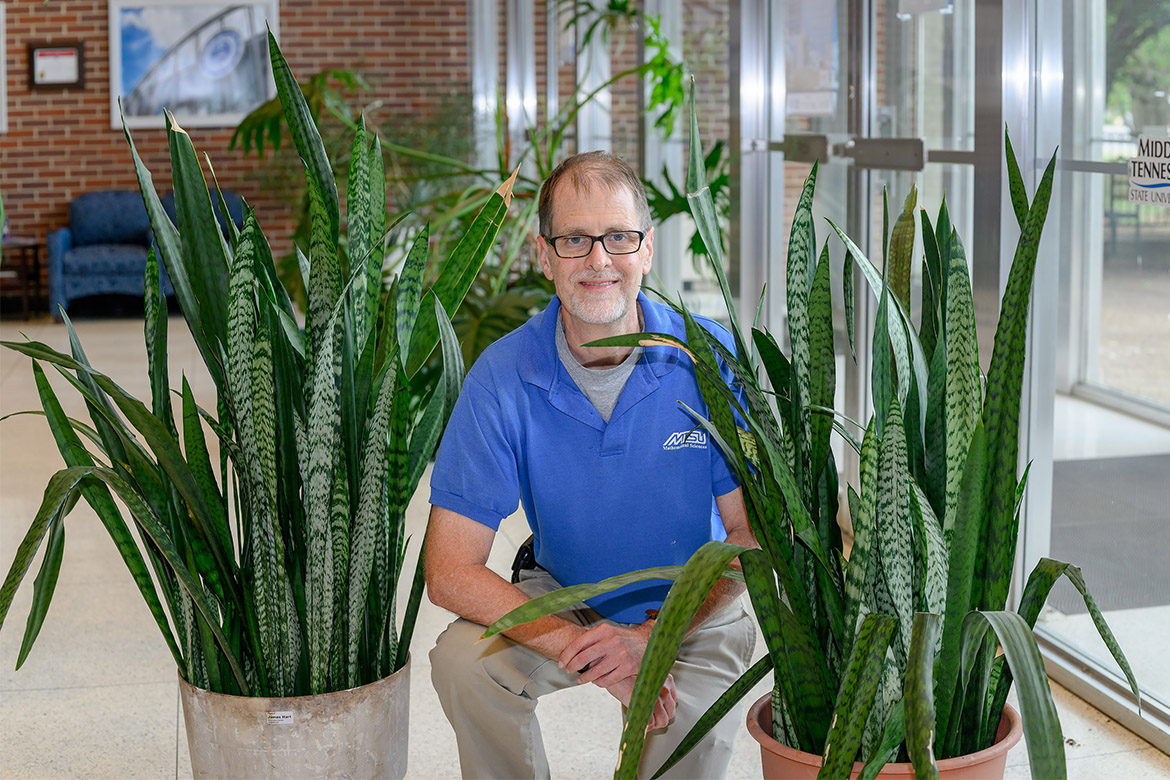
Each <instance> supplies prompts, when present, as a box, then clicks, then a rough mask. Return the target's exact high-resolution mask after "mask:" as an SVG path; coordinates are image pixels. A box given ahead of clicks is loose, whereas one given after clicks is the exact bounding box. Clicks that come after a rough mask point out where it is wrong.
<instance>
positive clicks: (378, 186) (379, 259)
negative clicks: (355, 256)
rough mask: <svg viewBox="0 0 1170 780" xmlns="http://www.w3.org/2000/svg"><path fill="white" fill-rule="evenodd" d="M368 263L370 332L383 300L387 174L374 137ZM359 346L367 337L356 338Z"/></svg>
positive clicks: (367, 281) (367, 292) (375, 326)
mask: <svg viewBox="0 0 1170 780" xmlns="http://www.w3.org/2000/svg"><path fill="white" fill-rule="evenodd" d="M369 168H370V259H369V260H368V261H367V262H366V295H367V296H368V297H367V299H366V311H367V312H368V315H369V316H368V319H367V322H368V323H369V325H370V328H371V332H372V331H373V330H376V329H377V321H378V307H379V306H380V303H381V297H382V263H383V262H384V260H385V254H386V252H385V241H386V170H385V163H384V161H383V160H382V142H381V141H380V140H379V139H378V134H377V133H374V143H373V144H372V145H371V146H370V164H369ZM358 337H359V341H358V343H359V344H364V343H365V339H366V338H368V337H369V336H368V335H363V334H361V333H359V334H358Z"/></svg>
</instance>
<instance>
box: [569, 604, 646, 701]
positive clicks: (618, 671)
mask: <svg viewBox="0 0 1170 780" xmlns="http://www.w3.org/2000/svg"><path fill="white" fill-rule="evenodd" d="M651 628H652V625H651V623H650V621H647V622H645V623H642V624H641V625H638V626H631V627H630V628H623V627H621V626H614V625H611V624H609V623H599V624H597V625H596V626H594V627H593V628H591V629H589V630H588V631H586V632H585V633H584V634H582V635H581V636H579V637H577V639H575V640H573V641H572V642H570V643H569V644H568V646H566V647H565V650H564V652H562V653H561V657H560V658H559V659H558V662H559V664H560V667H561V668H562V669H566V670H568V671H569V672H570V673H578V674H577V682H579V683H596V684H597V685H600V686H601V687H602V688H609V687H610V686H612V685H614V684H616V683H618V682H620V681H622V680H625V679H627V678H629V679H631V680H632V679H633V677H634V676H635V675H637V674H638V667H640V666H641V665H642V656H643V655H644V654H645V653H646V643H647V642H648V641H650V629H651ZM615 695H616V694H615Z"/></svg>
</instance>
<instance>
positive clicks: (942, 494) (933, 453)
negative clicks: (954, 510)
mask: <svg viewBox="0 0 1170 780" xmlns="http://www.w3.org/2000/svg"><path fill="white" fill-rule="evenodd" d="M944 288H945V282H944ZM946 343H947V340H946V333H945V332H944V333H940V334H939V336H938V341H936V342H935V345H934V354H933V355H931V358H930V376H929V378H928V379H927V392H926V395H927V397H928V398H929V399H930V400H929V401H928V402H927V408H926V426H925V428H924V429H923V470H924V471H925V479H924V480H923V486H922V487H923V490H924V491H925V492H926V495H927V496H928V497H929V498H930V505H931V506H932V507H934V511H935V514H937V515H941V516H942V517H943V520H944V522H946V521H947V520H948V518H947V516H946V513H945V510H946V489H947V484H946V483H947V418H946V411H947V404H946V383H947V348H946ZM950 519H951V520H953V517H952V518H950Z"/></svg>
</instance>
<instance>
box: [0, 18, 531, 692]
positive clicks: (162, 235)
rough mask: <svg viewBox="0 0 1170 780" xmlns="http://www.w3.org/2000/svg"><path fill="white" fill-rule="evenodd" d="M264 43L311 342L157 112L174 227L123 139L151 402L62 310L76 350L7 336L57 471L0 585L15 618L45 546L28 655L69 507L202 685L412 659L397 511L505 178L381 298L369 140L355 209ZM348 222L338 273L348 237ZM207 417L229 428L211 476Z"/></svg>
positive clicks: (288, 77) (311, 684) (418, 583)
mask: <svg viewBox="0 0 1170 780" xmlns="http://www.w3.org/2000/svg"><path fill="white" fill-rule="evenodd" d="M269 43H270V51H271V56H272V63H273V72H274V74H275V76H276V82H277V88H278V91H279V96H280V106H281V107H282V110H283V113H284V117H285V121H286V122H287V124H288V126H289V127H290V128H291V132H290V135H291V137H292V138H293V140H294V143H295V146H296V148H297V153H298V156H299V158H300V159H301V160H303V161H304V170H305V178H306V181H307V187H308V190H309V193H310V198H311V202H312V210H311V214H312V219H311V222H310V225H309V241H308V242H307V245H308V248H309V255H308V257H307V258H305V268H306V270H305V278H306V281H307V288H308V300H309V305H308V315H307V321H306V322H305V330H304V333H302V332H301V330H300V328H299V327H298V325H297V323H296V321H295V317H294V310H293V307H292V303H291V300H290V299H289V296H288V295H287V293H286V292H285V290H284V288H283V287H282V286H281V285H280V284H279V282H278V281H277V272H276V268H275V267H274V264H273V259H272V254H271V251H270V249H269V246H268V242H267V239H266V238H265V236H264V233H263V232H262V230H261V228H260V226H259V224H258V223H257V222H256V218H255V215H254V213H252V212H251V211H249V212H248V213H247V214H246V216H245V221H244V226H243V229H242V230H241V231H239V232H238V233H237V232H235V231H231V232H230V235H228V236H227V237H224V236H221V234H220V231H219V228H218V226H217V223H216V220H215V219H214V217H213V212H212V204H211V199H210V198H209V196H208V187H207V183H206V181H205V179H204V176H203V172H202V170H201V168H200V166H199V163H198V160H197V158H196V155H195V150H194V147H193V146H192V144H191V139H190V137H189V136H188V135H187V133H186V132H185V131H184V130H183V129H182V128H180V127H179V126H178V125H177V124H175V122H174V118H173V117H172V116H171V115H169V114H168V115H167V124H168V139H169V142H170V151H171V169H172V176H173V183H174V190H175V193H176V206H177V214H178V220H177V221H178V227H176V226H175V225H173V224H172V223H171V222H170V221H169V220H168V218H167V216H166V214H165V212H164V211H163V209H162V206H161V203H160V201H159V198H158V195H157V193H156V191H155V188H154V185H153V183H152V177H151V174H150V172H149V170H147V168H146V167H145V165H144V164H143V163H142V160H141V159H140V157H139V156H138V152H137V149H136V148H135V146H134V143H133V140H132V139H131V138H130V134H129V132H128V131H127V133H126V138H127V142H128V143H129V145H130V149H131V153H132V155H133V158H134V164H135V169H136V172H137V175H138V181H139V186H140V190H141V192H142V196H143V200H144V202H145V204H146V208H147V212H148V214H149V216H150V220H151V226H152V228H153V230H154V234H155V236H156V239H157V243H158V246H159V249H160V252H161V258H155V257H154V256H153V253H152V257H151V261H150V263H148V266H147V275H146V290H147V293H146V302H145V303H146V305H145V312H146V317H145V338H146V346H147V355H148V364H149V365H148V373H149V377H150V384H151V400H150V403H149V405H147V404H145V403H143V402H141V401H138V400H136V399H134V398H132V397H131V396H129V395H127V394H126V393H125V392H124V391H123V390H121V389H120V388H119V387H118V385H117V384H115V383H114V381H113V380H112V379H111V378H110V377H108V376H106V375H105V374H102V373H101V372H100V371H99V370H97V369H96V368H95V367H94V366H93V365H92V364H91V363H90V362H89V360H88V359H87V358H86V356H85V353H84V350H83V349H82V346H81V343H80V341H79V340H78V338H77V336H76V333H75V332H74V331H73V328H72V324H71V323H69V321H68V319H66V325H67V327H68V329H69V334H70V340H71V354H65V353H63V352H59V351H57V350H54V349H52V348H50V347H48V346H46V345H44V344H40V343H37V342H27V343H25V342H6V343H5V344H4V346H6V347H8V348H10V349H13V350H16V351H18V352H20V353H22V354H25V355H28V356H30V357H32V358H33V372H34V377H35V379H36V383H37V388H38V391H39V393H40V397H41V402H42V406H43V409H44V414H45V417H46V419H47V420H48V422H49V427H50V430H51V431H52V433H53V436H54V438H55V440H56V442H57V445H58V448H59V449H60V451H61V454H62V457H63V458H64V460H65V464H66V468H64V469H63V470H61V471H59V472H58V473H57V474H55V475H54V476H53V477H52V478H51V479H50V481H49V485H48V487H47V489H46V491H45V495H44V499H43V501H42V504H41V507H40V509H39V510H38V512H37V515H36V517H35V518H34V519H33V522H32V525H31V527H30V528H29V531H28V533H27V534H26V535H25V538H24V540H23V541H22V542H21V544H20V546H19V548H18V549H17V552H16V556H15V560H14V562H13V564H12V567H11V569H10V571H9V572H8V576H7V577H6V579H5V580H4V583H3V586H2V587H0V627H2V626H3V624H4V621H5V619H6V617H7V615H8V610H9V608H10V606H11V604H12V599H13V595H14V593H15V591H16V589H17V587H19V585H20V583H21V582H22V580H23V578H24V576H25V574H26V573H27V571H28V569H29V567H30V566H31V564H32V562H33V559H34V556H35V554H36V552H37V549H38V548H39V547H40V546H41V545H42V544H43V543H46V540H47V544H46V550H47V553H46V555H45V556H44V558H43V561H42V564H41V568H40V571H39V573H38V575H37V577H36V581H35V583H34V591H35V592H34V597H33V606H32V611H31V613H30V615H29V618H28V622H27V626H26V629H25V634H24V639H23V642H22V646H21V651H20V657H19V659H18V665H19V664H20V663H23V662H24V660H25V658H26V657H27V655H28V652H29V650H30V648H31V647H32V644H33V642H34V641H35V639H36V636H37V634H38V632H39V631H40V628H41V625H42V623H43V621H44V618H45V614H46V612H47V610H48V607H49V602H50V600H51V598H52V595H53V591H54V586H55V583H56V581H57V577H58V574H59V571H60V567H61V563H62V551H63V547H64V540H65V535H64V529H65V519H66V516H67V515H68V513H69V511H70V510H71V509H72V508H73V506H74V505H75V504H76V503H77V501H78V500H79V499H84V500H85V501H86V502H87V503H89V504H90V506H92V507H93V509H94V511H95V512H96V513H97V515H98V517H99V518H100V520H101V522H102V523H103V525H104V526H105V527H106V529H107V531H108V532H109V534H110V537H111V539H112V540H113V541H114V543H115V545H116V546H117V548H118V551H119V553H120V554H121V557H122V560H123V561H124V563H125V565H126V567H127V569H128V570H129V571H130V574H131V576H132V577H133V578H134V581H135V584H136V585H137V586H138V589H139V591H140V592H141V593H142V596H143V598H144V599H145V601H146V603H147V606H148V608H149V609H150V612H151V614H152V615H153V617H154V619H155V622H156V624H157V625H158V627H159V630H160V631H161V632H162V634H163V637H164V640H165V641H166V643H167V646H168V648H169V649H170V651H171V654H172V656H173V657H174V659H175V662H176V664H177V665H178V667H179V670H180V672H181V673H182V674H183V676H184V677H185V678H186V679H187V680H188V681H189V682H191V683H192V684H195V685H198V686H201V687H205V688H209V689H211V690H213V691H217V692H221V693H231V694H240V695H255V696H290V695H301V694H307V693H321V692H327V691H334V690H341V689H345V688H350V687H353V686H357V685H363V684H366V683H369V682H372V681H374V680H377V679H380V678H382V677H384V676H385V675H387V674H389V673H391V672H393V671H395V670H396V669H398V668H400V667H401V666H402V665H403V664H404V663H405V661H406V653H407V648H408V646H409V644H410V640H411V635H412V632H413V627H414V623H415V616H416V613H417V610H418V605H419V600H420V598H421V589H422V582H423V580H422V576H421V554H420V558H419V565H418V567H417V570H416V575H415V579H414V581H413V582H412V587H411V594H410V597H409V599H408V600H407V603H406V609H405V611H404V614H403V616H402V622H401V628H399V624H398V617H397V614H396V613H397V611H398V608H397V606H396V599H397V590H398V581H399V577H400V575H401V573H402V571H403V570H404V568H405V558H406V555H407V553H408V543H407V540H406V538H405V529H404V518H405V510H406V504H407V502H408V501H409V498H410V496H411V494H412V493H413V492H414V489H415V487H416V485H417V484H418V481H419V478H420V477H421V475H422V471H423V467H424V466H425V464H426V462H427V460H428V459H429V458H430V456H431V455H432V454H433V452H434V449H435V446H436V445H437V442H438V439H439V435H440V433H441V431H442V428H443V425H444V424H445V421H446V418H447V415H448V414H449V413H450V409H451V407H452V405H453V404H454V400H455V398H456V397H457V395H458V392H459V386H460V383H461V381H462V377H463V359H462V354H461V351H460V347H459V344H458V342H457V338H456V336H455V333H454V331H453V330H452V328H451V324H450V321H449V313H451V312H455V311H457V310H458V309H459V308H460V305H461V303H462V301H463V297H464V296H465V295H466V293H467V290H468V288H469V287H470V286H471V283H472V280H473V279H474V278H475V276H476V274H477V273H478V271H479V268H480V267H481V265H482V263H483V261H484V258H485V257H486V256H487V255H488V254H489V252H490V251H491V248H492V245H493V242H494V240H495V237H496V235H497V233H498V231H499V229H500V225H501V223H502V220H503V217H504V214H505V213H506V211H507V207H508V201H509V198H510V190H509V185H508V184H505V185H504V186H501V187H500V188H499V190H497V191H495V192H494V193H492V195H491V196H490V197H489V198H488V199H487V200H486V202H485V206H484V208H483V209H482V210H481V211H480V213H479V214H478V215H477V216H476V217H475V218H474V219H472V220H470V221H469V225H468V229H467V231H466V234H465V236H464V240H460V241H459V242H457V243H456V245H455V249H454V250H453V252H452V256H451V257H450V258H447V260H446V262H445V263H444V264H443V266H442V270H441V271H440V273H439V274H438V275H437V278H436V279H435V280H434V283H433V284H431V285H424V284H422V279H423V277H424V269H425V265H426V255H427V252H426V248H427V243H426V240H425V238H424V240H423V241H422V242H421V243H420V245H419V251H418V253H417V254H416V257H415V258H414V260H413V262H412V263H410V264H408V266H407V268H406V269H404V276H403V278H402V279H401V280H395V282H394V284H393V285H392V287H393V289H394V290H395V291H396V293H397V294H396V295H390V296H387V295H382V294H381V257H380V255H379V249H378V247H380V245H381V242H382V234H383V233H384V232H385V212H384V203H385V200H384V198H385V196H384V186H385V185H384V179H383V177H382V176H381V175H380V173H375V172H376V170H377V168H378V165H377V164H378V162H379V161H380V160H381V153H380V151H379V150H378V144H377V142H376V141H375V142H374V143H373V144H371V143H370V141H369V137H368V135H367V134H366V133H365V132H364V130H363V128H362V124H361V123H359V125H358V130H357V132H356V133H355V138H354V139H353V140H352V142H351V148H352V155H351V161H350V171H349V176H348V198H347V214H345V215H342V213H341V211H340V209H339V206H338V197H337V185H336V181H335V178H334V174H333V169H332V163H331V161H330V160H329V157H328V155H327V153H326V151H325V147H324V144H323V142H322V140H321V136H320V134H319V133H318V131H317V127H316V125H315V123H314V121H313V118H312V113H313V112H312V109H311V107H310V106H309V104H308V101H307V100H306V97H305V95H304V94H303V93H302V91H301V90H300V89H299V88H298V86H297V82H296V81H295V79H294V78H293V76H292V73H291V72H290V71H289V69H288V65H287V63H286V62H285V60H284V57H283V56H282V54H281V52H280V50H279V48H278V47H277V45H276V41H275V39H274V38H272V37H271V36H270V38H269ZM343 216H345V217H347V221H348V225H349V228H350V234H351V235H350V242H349V246H350V250H351V252H350V255H349V262H348V264H347V263H344V262H343V255H342V253H341V252H340V249H339V246H338V236H339V226H340V224H341V222H342V218H343ZM358 226H360V227H358ZM355 229H357V230H358V231H359V232H360V234H361V235H360V236H359V235H357V233H355ZM160 260H161V262H162V263H163V264H165V266H166V269H167V271H168V273H169V275H170V277H171V279H172V281H173V282H174V286H175V291H176V295H177V297H178V299H179V302H180V306H181V308H182V311H183V314H184V317H185V318H186V321H187V325H188V327H189V329H190V331H191V334H192V336H193V338H194V340H195V343H196V345H197V347H198V348H199V350H200V353H201V354H202V356H203V359H204V363H205V365H206V368H207V370H208V372H209V374H210V375H211V378H212V380H213V382H214V385H215V388H216V399H215V400H216V403H215V406H214V407H213V408H210V409H205V408H201V407H199V406H198V405H197V404H196V402H195V399H194V397H193V395H192V393H191V389H190V387H189V385H188V383H187V381H186V378H185V377H184V379H183V385H182V392H181V394H177V395H179V397H180V398H181V405H180V412H181V417H179V418H177V417H176V410H175V408H174V405H173V404H172V398H173V396H172V393H173V392H174V391H172V389H171V387H170V382H169V378H168V375H167V370H166V365H167V348H166V342H167V318H166V316H165V312H166V309H165V302H164V301H163V299H162V297H161V293H160V292H159V288H158V278H159V267H158V262H160ZM436 345H441V353H442V354H441V363H440V364H441V366H442V368H441V370H440V371H438V372H436V373H435V374H434V375H433V376H432V377H431V378H430V381H429V382H424V381H422V380H421V379H419V378H417V377H415V376H413V375H414V373H415V370H414V369H413V368H412V366H417V365H421V364H422V363H423V362H425V361H426V360H427V359H428V358H429V356H430V354H431V352H432V351H433V350H434V349H435V347H436ZM44 364H51V365H52V366H53V367H54V368H55V369H57V370H58V371H59V372H60V373H61V374H62V375H63V376H64V377H65V379H66V380H67V381H68V382H69V383H70V384H71V385H72V386H73V387H74V388H75V389H76V390H77V391H78V392H79V393H80V394H81V396H82V398H83V400H84V401H85V404H86V408H87V410H88V412H89V415H90V419H91V421H92V427H90V426H88V425H86V424H85V423H82V422H79V421H76V420H72V419H70V418H68V417H66V416H65V414H64V412H63V411H62V406H61V403H60V401H59V400H58V398H57V396H56V394H55V393H54V391H53V389H52V388H51V386H50V385H49V383H48V381H47V380H46V377H45V373H44V369H43V368H42V366H43V365H44ZM416 380H417V381H416ZM205 426H206V428H208V429H210V431H211V432H212V433H213V434H214V436H215V437H216V439H217V440H218V445H219V447H218V461H219V467H218V469H217V468H216V466H215V465H214V463H213V450H209V447H208V444H207V440H206V435H205ZM180 429H181V431H182V435H181V436H180ZM79 434H83V435H84V436H85V437H86V438H87V439H88V440H89V442H90V444H91V445H92V446H91V447H88V448H87V446H86V444H85V442H84V441H83V440H82V437H81V435H79ZM115 496H116V497H117V499H118V500H119V501H120V504H121V506H119V504H117V503H115V500H114V498H115ZM121 507H125V509H122V508H121ZM125 511H129V513H130V516H129V518H127V517H126V516H125V514H124V512H125ZM128 520H129V522H128ZM131 528H133V531H131ZM134 532H136V533H137V538H135V533H134ZM418 547H419V548H421V545H418ZM411 552H412V554H413V551H411Z"/></svg>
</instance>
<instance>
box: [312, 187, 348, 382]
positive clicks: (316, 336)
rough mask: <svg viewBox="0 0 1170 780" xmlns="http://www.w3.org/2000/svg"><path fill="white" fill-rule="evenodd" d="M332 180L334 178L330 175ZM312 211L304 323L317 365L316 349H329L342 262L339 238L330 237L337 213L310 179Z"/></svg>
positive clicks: (339, 292) (335, 229)
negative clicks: (307, 301)
mask: <svg viewBox="0 0 1170 780" xmlns="http://www.w3.org/2000/svg"><path fill="white" fill-rule="evenodd" d="M330 181H332V179H330ZM309 211H310V214H311V217H312V221H311V224H310V227H309V242H310V243H309V256H310V262H311V265H310V267H309V277H308V278H309V285H308V291H307V292H308V297H309V311H308V316H307V321H306V323H305V335H307V336H308V339H309V348H310V350H311V352H312V355H313V362H314V365H315V364H316V362H317V358H316V356H317V353H318V352H321V351H322V350H324V349H326V347H325V346H324V343H325V342H326V341H327V340H329V339H330V338H332V335H331V334H330V333H329V329H330V328H331V327H332V321H333V310H334V308H335V306H336V304H337V298H338V296H340V295H341V263H340V260H339V258H338V256H337V241H336V239H335V238H332V237H330V234H329V229H330V218H332V219H333V220H334V222H333V223H332V227H333V231H334V235H336V231H337V224H336V219H337V213H336V211H333V212H330V211H329V207H328V204H327V201H326V200H325V196H324V194H323V193H322V192H321V189H320V187H319V186H317V185H316V184H315V183H313V182H312V181H310V184H309Z"/></svg>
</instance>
